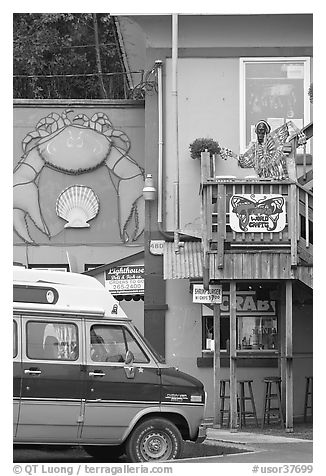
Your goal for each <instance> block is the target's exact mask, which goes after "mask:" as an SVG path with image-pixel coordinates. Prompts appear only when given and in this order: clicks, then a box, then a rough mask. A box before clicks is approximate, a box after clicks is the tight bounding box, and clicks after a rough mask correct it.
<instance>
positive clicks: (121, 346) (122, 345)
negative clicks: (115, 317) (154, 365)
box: [90, 325, 149, 363]
mask: <svg viewBox="0 0 326 476" xmlns="http://www.w3.org/2000/svg"><path fill="white" fill-rule="evenodd" d="M90 342H91V351H90V354H91V359H92V360H93V361H95V362H124V361H125V357H126V353H127V351H128V350H130V351H131V352H132V353H133V355H134V362H136V363H147V362H149V360H148V358H147V356H146V355H145V354H144V352H143V351H142V349H141V348H140V347H139V345H138V343H137V342H136V341H135V339H134V337H133V336H132V335H131V334H130V332H129V331H128V330H127V329H125V328H124V327H121V326H102V325H94V326H92V327H91V329H90Z"/></svg>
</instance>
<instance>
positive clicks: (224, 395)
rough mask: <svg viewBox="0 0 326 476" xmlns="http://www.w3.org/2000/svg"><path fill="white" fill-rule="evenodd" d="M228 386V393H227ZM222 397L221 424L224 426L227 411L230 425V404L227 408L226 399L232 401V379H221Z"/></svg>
mask: <svg viewBox="0 0 326 476" xmlns="http://www.w3.org/2000/svg"><path fill="white" fill-rule="evenodd" d="M227 386H228V393H226V390H227ZM220 399H221V409H220V413H221V426H223V421H224V414H225V413H226V414H227V415H228V425H230V406H229V405H228V408H227V409H226V408H225V400H229V401H230V380H221V381H220Z"/></svg>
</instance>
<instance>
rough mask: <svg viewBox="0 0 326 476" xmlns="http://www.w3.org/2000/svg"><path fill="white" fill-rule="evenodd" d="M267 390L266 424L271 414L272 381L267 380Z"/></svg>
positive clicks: (268, 422)
mask: <svg viewBox="0 0 326 476" xmlns="http://www.w3.org/2000/svg"><path fill="white" fill-rule="evenodd" d="M267 387H268V392H267V418H266V420H267V425H269V424H270V415H271V399H272V382H268V384H267Z"/></svg>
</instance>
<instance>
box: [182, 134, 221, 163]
mask: <svg viewBox="0 0 326 476" xmlns="http://www.w3.org/2000/svg"><path fill="white" fill-rule="evenodd" d="M189 149H190V157H191V158H192V159H200V157H201V153H202V152H205V151H206V150H207V152H209V153H210V155H211V156H212V155H214V154H219V153H220V151H221V147H220V146H219V143H218V142H217V141H216V140H214V139H211V138H207V137H201V138H198V139H195V140H194V141H193V142H192V143H191V144H190V145H189Z"/></svg>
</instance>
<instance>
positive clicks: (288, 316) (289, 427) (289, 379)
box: [285, 280, 293, 433]
mask: <svg viewBox="0 0 326 476" xmlns="http://www.w3.org/2000/svg"><path fill="white" fill-rule="evenodd" d="M285 286H286V287H285V328H286V329H285V335H286V340H285V354H286V371H285V373H286V400H285V428H286V431H287V432H289V433H292V432H293V353H292V281H290V280H288V281H286V285H285Z"/></svg>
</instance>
